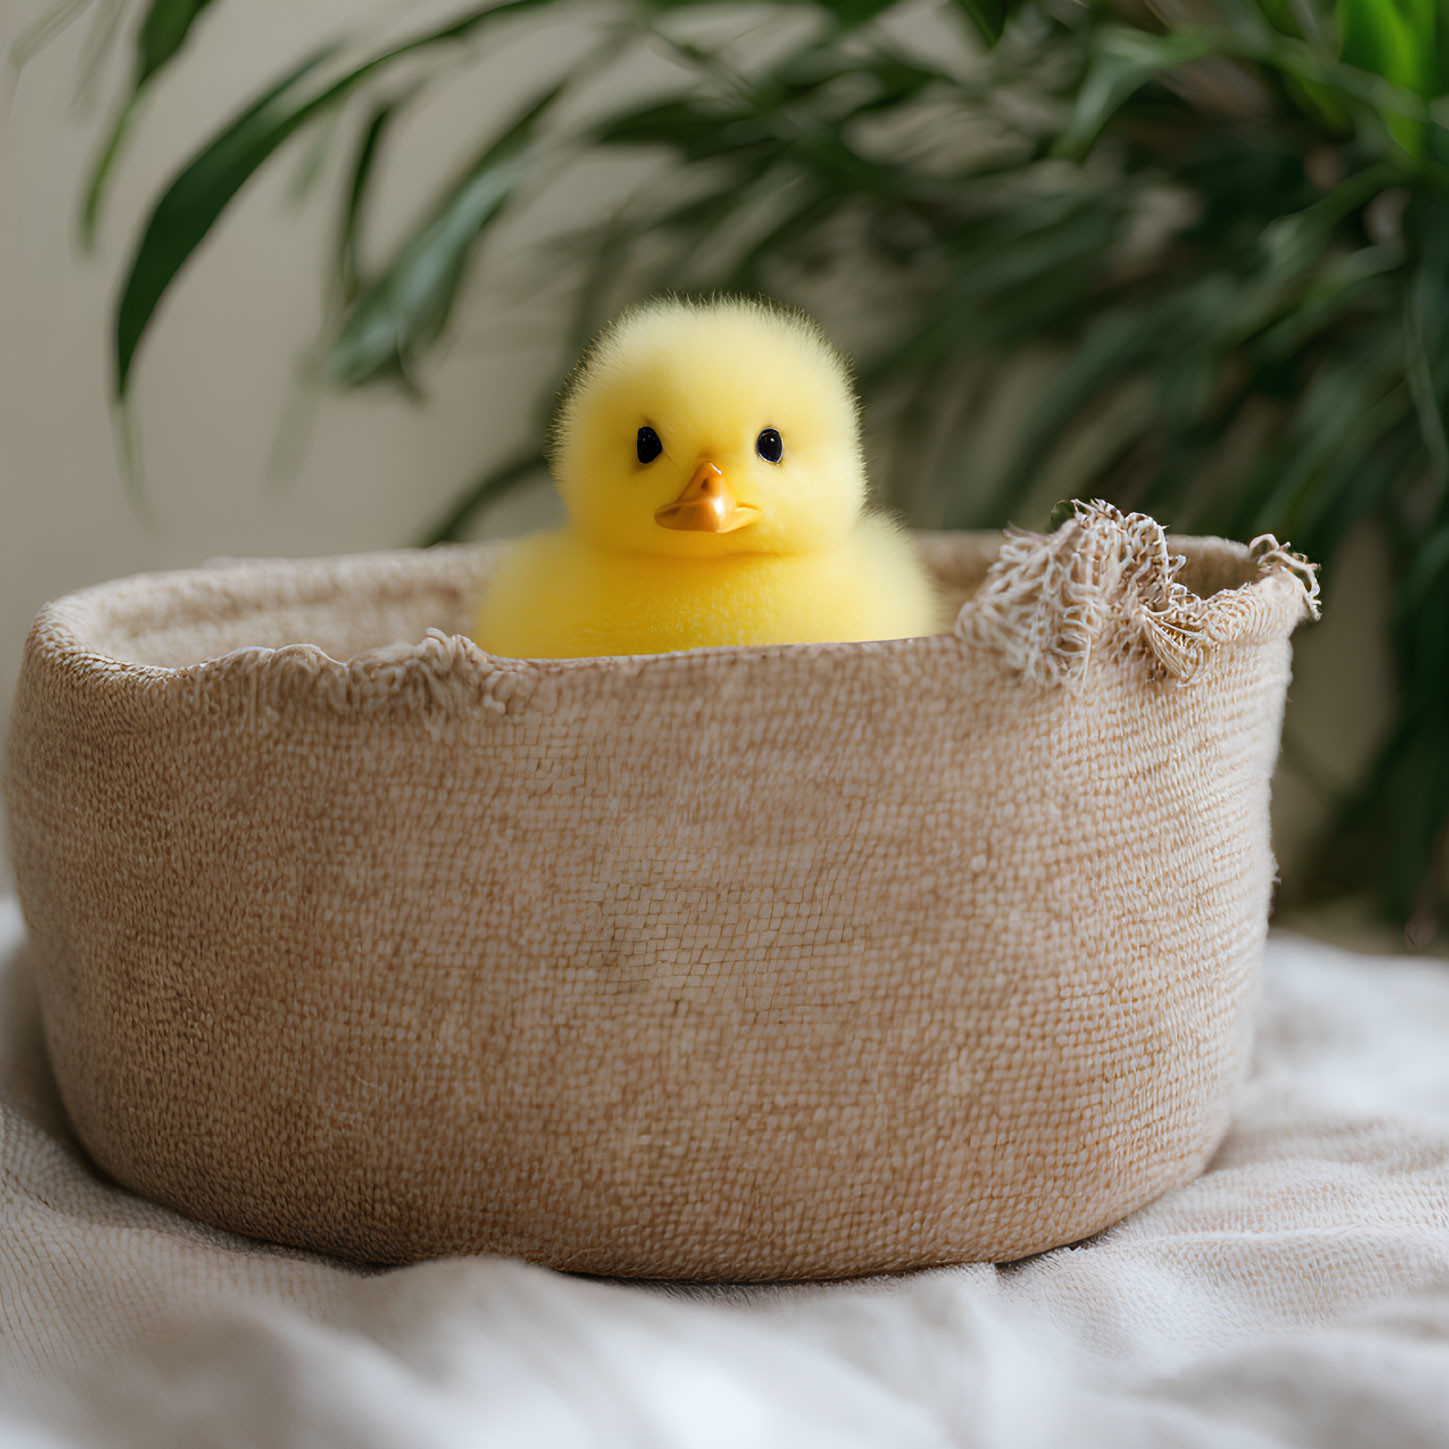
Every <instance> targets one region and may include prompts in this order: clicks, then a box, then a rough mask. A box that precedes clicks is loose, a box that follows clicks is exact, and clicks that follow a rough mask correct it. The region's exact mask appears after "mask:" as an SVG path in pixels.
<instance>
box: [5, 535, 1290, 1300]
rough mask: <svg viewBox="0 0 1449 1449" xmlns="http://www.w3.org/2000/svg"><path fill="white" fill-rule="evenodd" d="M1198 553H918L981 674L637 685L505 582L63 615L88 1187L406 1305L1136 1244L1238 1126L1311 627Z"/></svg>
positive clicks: (474, 552)
mask: <svg viewBox="0 0 1449 1449" xmlns="http://www.w3.org/2000/svg"><path fill="white" fill-rule="evenodd" d="M1172 545H1173V547H1174V548H1180V549H1181V550H1182V552H1183V553H1184V554H1185V555H1186V564H1185V566H1182V567H1181V571H1180V573H1179V572H1178V571H1177V570H1178V568H1179V565H1180V564H1181V560H1174V559H1173V558H1172V557H1171V556H1170V553H1169V549H1168V543H1167V541H1165V540H1164V539H1163V536H1162V533H1161V530H1160V529H1159V528H1158V527H1157V525H1156V524H1154V523H1152V521H1151V520H1150V519H1145V518H1142V517H1139V516H1132V517H1129V518H1123V517H1122V516H1121V515H1119V514H1117V513H1115V512H1114V511H1113V510H1110V509H1106V508H1093V509H1092V510H1089V511H1087V512H1085V513H1083V514H1082V515H1081V516H1079V517H1078V518H1077V519H1076V520H1075V521H1072V522H1069V523H1068V524H1066V525H1065V526H1064V527H1063V528H1062V529H1060V530H1059V531H1058V532H1057V533H1055V534H1053V535H1051V536H1049V537H1038V536H1035V535H1025V534H1013V535H1009V536H1008V538H1007V540H1006V542H1005V544H1004V545H1003V541H1002V539H1001V537H1000V536H993V537H983V536H975V535H955V536H935V537H931V536H926V537H923V538H922V539H921V548H922V550H923V552H924V554H925V557H926V559H927V560H928V562H929V564H930V565H931V567H932V568H933V570H934V571H935V573H936V575H937V576H938V578H939V579H940V581H941V584H942V587H943V588H944V589H945V590H947V591H948V592H949V593H950V594H951V596H952V598H953V600H954V602H955V603H956V604H958V605H961V608H960V614H959V617H958V619H957V624H956V628H955V632H954V633H951V634H942V635H938V636H934V637H930V638H924V639H908V640H896V641H889V642H881V643H866V644H827V645H798V646H773V647H765V648H733V649H719V650H705V651H696V652H691V653H683V654H671V655H659V656H653V657H641V658H610V659H584V660H560V661H529V660H506V659H499V658H495V657H492V656H489V655H486V654H484V653H482V652H481V651H479V650H478V649H477V648H476V647H475V646H474V645H473V644H472V643H471V642H470V641H469V640H468V639H467V638H465V637H463V636H462V634H461V632H458V631H463V630H465V629H466V628H467V626H468V623H469V621H470V619H471V616H472V612H473V606H474V602H475V596H476V590H477V588H478V587H479V585H480V583H481V582H483V581H484V580H486V576H487V573H488V570H489V569H490V568H491V567H492V565H493V563H494V561H495V560H496V558H497V556H498V555H497V552H496V551H495V550H492V549H489V548H487V547H464V548H451V549H437V550H432V551H428V552H412V553H393V554H377V555H369V556H364V557H357V558H345V559H328V560H321V561H310V562H248V563H238V564H225V565H219V566H216V567H213V568H208V569H201V570H195V571H191V572H186V573H174V574H163V575H153V576H147V577H141V578H135V579H129V580H125V581H123V582H119V583H114V584H108V585H106V586H104V587H100V588H95V589H91V590H88V591H87V592H85V593H81V594H76V595H73V596H71V597H69V598H66V599H62V600H60V601H59V602H58V603H55V604H52V605H50V606H48V607H47V608H45V609H43V610H42V611H41V613H40V615H39V617H38V618H37V620H36V623H35V626H34V628H33V630H32V632H31V635H30V639H29V642H28V646H27V651H26V656H25V664H24V668H23V671H22V675H21V680H20V687H19V693H18V697H17V701H16V705H15V711H14V716H13V722H12V731H11V737H10V750H9V764H8V774H7V780H6V793H7V799H8V806H9V820H10V831H11V847H12V853H13V857H14V864H15V869H16V874H17V877H18V882H19V887H20V893H21V899H22V902H23V904H24V909H25V914H26V918H27V920H28V922H29V926H30V930H31V933H32V936H33V941H34V960H35V963H36V970H37V973H38V980H39V988H40V994H41V1000H42V1005H43V1010H44V1021H45V1030H46V1035H47V1038H48V1041H49V1046H50V1050H51V1053H52V1056H53V1059H54V1065H55V1072H56V1076H57V1078H58V1080H59V1083H60V1088H61V1092H62V1094H63V1097H64V1100H65V1103H66V1106H67V1108H68V1109H69V1112H70V1114H71V1116H72V1118H73V1120H74V1123H75V1127H76V1130H77V1132H78V1133H79V1135H80V1138H81V1140H82V1141H83V1143H84V1144H85V1146H86V1147H87V1149H88V1150H89V1151H90V1152H91V1153H92V1155H93V1156H94V1158H95V1160H96V1162H97V1163H98V1164H99V1165H100V1166H101V1167H102V1168H103V1169H104V1170H105V1171H106V1172H108V1173H110V1174H111V1175H112V1176H113V1177H114V1178H115V1179H116V1180H117V1181H119V1182H120V1183H122V1184H124V1185H125V1186H127V1187H129V1188H131V1189H133V1190H135V1191H137V1192H139V1193H143V1194H145V1195H146V1196H147V1197H151V1198H154V1199H157V1200H158V1201H160V1202H163V1203H166V1204H169V1205H171V1206H173V1207H175V1208H177V1209H179V1210H180V1211H182V1212H184V1213H188V1214H190V1215H192V1216H193V1217H197V1218H201V1219H203V1220H205V1221H207V1222H209V1223H214V1224H217V1225H220V1226H223V1227H226V1228H231V1229H235V1230H237V1231H239V1232H242V1233H248V1234H252V1235H254V1236H257V1237H261V1238H267V1239H273V1240H276V1241H279V1242H283V1243H289V1244H295V1245H299V1246H303V1247H308V1248H315V1249H321V1250H324V1251H327V1252H331V1253H336V1254H341V1255H345V1256H347V1257H350V1258H357V1259H368V1260H376V1261H384V1262H403V1261H408V1260H412V1259H417V1258H425V1257H433V1256H439V1255H444V1254H452V1253H471V1252H503V1253H513V1254H520V1255H522V1256H523V1257H526V1258H530V1259H533V1260H536V1261H538V1262H542V1263H548V1264H552V1265H554V1266H556V1267H561V1268H572V1269H579V1270H584V1271H588V1272H593V1273H609V1274H628V1275H644V1276H661V1277H663V1276H669V1277H691V1278H716V1279H773V1278H808V1277H831V1276H841V1275H848V1274H856V1273H862V1272H867V1271H873V1270H882V1269H899V1268H906V1267H909V1266H913V1265H920V1264H931V1263H944V1262H956V1261H961V1260H968V1259H987V1260H991V1259H996V1260H1000V1259H1010V1258H1016V1257H1020V1256H1023V1255H1025V1254H1028V1253H1033V1252H1037V1251H1039V1250H1042V1249H1045V1248H1049V1247H1052V1246H1053V1245H1055V1244H1059V1243H1065V1242H1070V1241H1072V1240H1074V1239H1077V1238H1081V1237H1083V1236H1084V1235H1086V1234H1089V1233H1092V1232H1094V1231H1096V1230H1097V1229H1100V1228H1102V1227H1104V1226H1105V1225H1107V1224H1108V1223H1111V1222H1112V1221H1114V1220H1115V1219H1117V1218H1119V1217H1121V1216H1122V1215H1123V1214H1124V1213H1126V1212H1128V1211H1130V1210H1131V1209H1133V1208H1135V1207H1137V1206H1139V1205H1140V1204H1143V1203H1145V1202H1147V1201H1149V1200H1150V1199H1152V1198H1153V1197H1155V1196H1157V1195H1158V1194H1160V1193H1162V1192H1163V1191H1164V1190H1166V1189H1168V1188H1170V1187H1172V1186H1174V1185H1175V1184H1178V1183H1181V1182H1183V1181H1184V1180H1186V1179H1188V1178H1189V1177H1191V1176H1192V1175H1193V1174H1194V1173H1196V1172H1198V1171H1199V1170H1200V1168H1201V1167H1202V1166H1203V1164H1204V1162H1205V1160H1206V1159H1207V1157H1208V1155H1209V1154H1210V1153H1211V1152H1212V1150H1213V1148H1214V1145H1215V1144H1216V1143H1217V1141H1218V1140H1219V1137H1220V1136H1221V1134H1222V1132H1223V1130H1224V1127H1225V1124H1226V1114H1227V1100H1228V1096H1229V1094H1230V1092H1231V1090H1232V1088H1233V1086H1234V1084H1235V1082H1236V1081H1237V1080H1238V1078H1239V1076H1240V1073H1241V1071H1242V1069H1243V1066H1244V1059H1245V1046H1246V1039H1247V1024H1248V1021H1247V1019H1248V1014H1249V1013H1248V1011H1247V1006H1248V1002H1249V998H1250V992H1251V988H1252V985H1253V982H1254V978H1255V973H1256V968H1257V965H1258V961H1259V956H1260V951H1261V947H1262V943H1263V936H1264V930H1265V923H1266V917H1267V910H1268V901H1269V890H1270V880H1271V876H1272V871H1273V863H1272V858H1271V855H1270V851H1269V842H1268V786H1269V777H1270V774H1271V772H1272V768H1273V763H1274V758H1275V755H1276V752H1277V747H1278V733H1279V724H1280V716H1281V711H1282V706H1283V699H1284V691H1285V687H1286V685H1287V682H1288V667H1289V646H1288V635H1289V633H1290V632H1291V630H1292V629H1293V627H1294V626H1295V624H1296V623H1298V622H1299V620H1300V619H1302V618H1303V617H1305V616H1306V615H1307V614H1309V613H1311V612H1313V611H1314V609H1315V605H1314V599H1313V595H1314V587H1313V584H1312V574H1311V572H1308V571H1306V570H1305V567H1304V566H1303V564H1302V562H1301V560H1296V559H1295V558H1294V557H1292V556H1290V555H1288V554H1286V553H1285V552H1284V551H1283V550H1281V549H1279V548H1278V547H1277V546H1276V545H1275V544H1273V543H1272V542H1271V540H1270V541H1268V542H1267V543H1265V544H1260V545H1259V546H1257V548H1255V549H1254V550H1252V551H1250V550H1249V549H1247V548H1244V547H1242V546H1239V545H1236V544H1230V543H1225V542H1222V541H1220V540H1214V539H1204V540H1191V539H1183V540H1173V541H1172ZM1199 596H1202V597H1199ZM303 641H305V642H303ZM398 641H401V642H398Z"/></svg>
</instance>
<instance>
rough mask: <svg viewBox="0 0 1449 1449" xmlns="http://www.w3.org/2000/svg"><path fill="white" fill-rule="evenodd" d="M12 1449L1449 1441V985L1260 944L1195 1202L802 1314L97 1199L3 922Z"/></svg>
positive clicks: (749, 1292) (6, 1424) (1, 1036)
mask: <svg viewBox="0 0 1449 1449" xmlns="http://www.w3.org/2000/svg"><path fill="white" fill-rule="evenodd" d="M0 960H3V962H4V968H3V975H0V1443H3V1444H5V1445H6V1446H7V1449H9V1446H11V1445H16V1446H26V1449H29V1446H35V1449H50V1446H68V1445H92V1444H105V1445H124V1446H131V1445H136V1446H142V1445H144V1446H147V1449H169V1446H173V1445H174V1446H183V1445H184V1446H188V1449H191V1446H205V1445H257V1446H262V1445H265V1446H278V1445H287V1446H290V1445H343V1444H345V1445H349V1446H378V1449H383V1446H393V1445H397V1446H408V1449H418V1446H422V1449H427V1446H434V1445H437V1446H444V1445H446V1446H449V1449H457V1446H472V1445H479V1446H483V1445H486V1446H489V1449H495V1446H497V1449H511V1446H525V1445H526V1446H534V1445H538V1446H548V1449H573V1446H589V1449H613V1446H647V1449H653V1446H660V1449H665V1446H668V1449H696V1446H698V1449H705V1446H708V1449H715V1446H719V1449H725V1446H729V1449H736V1446H775V1445H779V1446H789V1449H811V1446H837V1445H838V1446H857V1445H861V1446H863V1445H870V1446H889V1449H914V1446H926V1445H971V1446H1012V1449H1031V1446H1037V1445H1040V1446H1062V1445H1068V1444H1070V1445H1074V1446H1095V1445H1102V1446H1109V1445H1110V1446H1114V1449H1116V1446H1123V1445H1137V1444H1142V1445H1188V1446H1196V1445H1220V1444H1233V1445H1238V1444H1241V1445H1250V1446H1258V1445H1262V1446H1270V1445H1294V1446H1309V1445H1325V1446H1347V1445H1365V1446H1369V1445H1372V1446H1375V1449H1378V1446H1384V1445H1391V1446H1407V1445H1419V1444H1425V1445H1427V1444H1444V1443H1449V1050H1446V1044H1449V965H1445V964H1442V963H1438V962H1426V961H1403V960H1393V959H1376V958H1372V957H1363V956H1354V955H1350V954H1347V953H1344V952H1340V951H1336V950H1333V949H1331V948H1328V947H1324V946H1321V945H1318V944H1314V943H1310V942H1309V941H1307V940H1304V939H1300V938H1295V937H1287V936H1277V937H1274V938H1273V939H1272V940H1271V941H1270V944H1269V948H1268V956H1267V962H1266V968H1265V988H1264V997H1263V1001H1262V1003H1261V1008H1260V1023H1259V1035H1258V1045H1257V1050H1256V1061H1255V1068H1254V1072H1253V1076H1252V1079H1251V1080H1250V1082H1249V1083H1248V1085H1247V1086H1246V1087H1245V1088H1244V1089H1243V1090H1242V1091H1241V1093H1240V1095H1239V1098H1238V1100H1237V1102H1236V1110H1235V1115H1234V1126H1233V1129H1232V1132H1231V1134H1230V1136H1229V1138H1228V1140H1227V1142H1226V1143H1225V1144H1224V1146H1223V1148H1222V1150H1221V1151H1220V1152H1219V1153H1218V1155H1217V1157H1216V1158H1215V1160H1214V1161H1213V1163H1212V1166H1211V1169H1210V1170H1209V1171H1208V1172H1207V1174H1206V1175H1205V1176H1203V1177H1202V1178H1201V1179H1199V1180H1198V1181H1197V1182H1195V1183H1193V1184H1191V1185H1190V1186H1188V1187H1185V1188H1182V1189H1180V1190H1178V1191H1176V1192H1173V1193H1171V1194H1170V1195H1169V1196H1167V1197H1165V1198H1163V1199H1161V1200H1160V1201H1158V1202H1157V1203H1155V1204H1153V1205H1152V1206H1150V1207H1148V1208H1146V1209H1144V1210H1143V1211H1141V1212H1138V1213H1136V1214H1134V1215H1133V1216H1132V1217H1130V1218H1128V1219H1127V1220H1126V1221H1125V1222H1122V1223H1120V1224H1119V1225H1118V1226H1116V1227H1114V1228H1112V1229H1110V1230H1109V1231H1107V1232H1105V1233H1103V1234H1101V1235H1100V1236H1098V1237H1097V1238H1095V1239H1093V1240H1091V1241H1090V1242H1087V1243H1084V1244H1081V1245H1079V1246H1077V1247H1073V1248H1064V1249H1060V1250H1058V1251H1056V1252H1052V1253H1048V1254H1044V1255H1043V1256H1041V1257H1037V1258H1033V1259H1029V1260H1026V1261H1024V1262H1021V1263H1017V1264H1014V1265H1011V1266H1008V1267H1000V1268H998V1267H992V1266H989V1265H978V1266H972V1267H965V1268H951V1269H944V1270H938V1271H930V1272H921V1273H913V1274H908V1275H904V1276H901V1277H897V1278H889V1279H874V1280H864V1281H855V1282H847V1283H835V1284H822V1285H818V1286H797V1287H788V1288H783V1287H753V1288H708V1289H706V1288H689V1287H685V1286H679V1285H674V1286H662V1285H641V1284H616V1283H609V1282H603V1281H599V1280H590V1279H583V1278H571V1277H566V1276H563V1275H560V1274H557V1273H553V1272H550V1271H547V1270H545V1269H542V1268H534V1267H530V1266H527V1265H524V1264H520V1263H515V1262H508V1261H503V1260H498V1259H473V1260H453V1261H442V1262H432V1263H426V1264H422V1265H419V1266H415V1267H410V1268H403V1269H395V1270H388V1271H379V1272H368V1271H362V1270H358V1269H357V1268H355V1267H349V1266H344V1265H340V1264H336V1263H332V1262H328V1261H326V1260H323V1259H320V1258H315V1257H310V1256H307V1255H303V1254H299V1253H295V1252H288V1251H282V1250H278V1249H272V1248H268V1247H266V1246H265V1245H262V1244H259V1243H253V1242H249V1241H247V1240H245V1239H242V1238H237V1237H232V1236H229V1235H227V1234H224V1233H221V1232H217V1231H215V1230H212V1229H209V1228H204V1227H200V1226H197V1225H195V1224H193V1223H190V1222H188V1221H186V1220H185V1219H183V1218H180V1217H178V1216H176V1215H175V1214H173V1213H171V1212H168V1211H165V1210H163V1209H161V1208H158V1207H154V1206H152V1205H150V1204H148V1203H146V1202H143V1201H141V1200H140V1199H138V1198H136V1197H133V1196H131V1195H130V1194H128V1193H125V1192H122V1191H119V1190H118V1189H116V1188H114V1187H112V1186H110V1185H109V1184H107V1183H106V1182H105V1181H103V1180H101V1179H100V1178H99V1177H98V1176H97V1175H96V1173H95V1172H94V1171H93V1170H92V1169H91V1168H90V1167H89V1166H88V1164H87V1163H86V1161H85V1159H84V1157H83V1155H82V1154H81V1153H80V1151H79V1149H78V1148H77V1146H76V1144H75V1142H74V1140H73V1138H72V1137H71V1135H70V1133H69V1132H68V1130H67V1128H66V1125H65V1120H64V1116H63V1113H62V1112H61V1109H60V1106H59V1103H58V1101H57V1099H56V1096H55V1089H54V1085H53V1082H52V1080H51V1077H50V1074H49V1071H48V1069H47V1066H46V1061H45V1055H44V1051H43V1048H42V1046H41V1043H40V1035H39V1023H38V1019H37V1014H36V1008H35V1001H34V993H33V989H32V987H31V984H30V981H29V979H28V974H27V970H26V965H25V953H24V948H23V944H22V931H21V926H20V921H19V914H18V911H17V910H16V909H15V907H14V906H13V904H10V903H0Z"/></svg>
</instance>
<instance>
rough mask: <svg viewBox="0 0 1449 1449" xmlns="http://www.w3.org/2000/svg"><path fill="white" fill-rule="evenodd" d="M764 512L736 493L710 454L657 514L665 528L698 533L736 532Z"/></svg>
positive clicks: (660, 524) (656, 518)
mask: <svg viewBox="0 0 1449 1449" xmlns="http://www.w3.org/2000/svg"><path fill="white" fill-rule="evenodd" d="M762 512H763V510H762V509H759V508H756V507H755V505H754V504H753V503H741V502H740V501H739V499H738V498H736V497H735V495H734V492H733V490H732V489H731V488H730V485H729V484H728V483H727V482H725V475H724V473H723V472H721V470H720V469H719V467H718V466H717V465H716V464H715V463H713V462H711V461H710V460H709V459H708V458H705V459H702V460H701V462H700V464H699V466H698V467H697V468H696V469H695V470H694V477H693V478H691V479H690V480H689V482H688V484H687V485H686V486H685V489H684V492H683V493H681V494H680V495H679V497H678V498H676V499H675V500H674V502H673V503H666V504H665V505H664V507H663V508H661V509H659V510H658V511H657V512H656V513H655V514H654V521H655V522H656V523H657V524H659V526H660V527H661V528H678V529H691V530H693V531H695V532H697V533H733V532H734V531H735V529H737V528H747V527H749V525H750V524H752V523H753V522H754V521H755V520H756V519H757V518H758V517H759V516H760V514H761V513H762Z"/></svg>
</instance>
